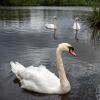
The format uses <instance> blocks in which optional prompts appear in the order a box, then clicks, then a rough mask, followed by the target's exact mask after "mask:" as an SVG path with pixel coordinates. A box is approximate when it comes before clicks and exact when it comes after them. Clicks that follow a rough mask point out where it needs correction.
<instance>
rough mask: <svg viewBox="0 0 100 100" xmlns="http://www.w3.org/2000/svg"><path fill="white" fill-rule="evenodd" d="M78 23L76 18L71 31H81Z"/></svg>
mask: <svg viewBox="0 0 100 100" xmlns="http://www.w3.org/2000/svg"><path fill="white" fill-rule="evenodd" d="M78 21H79V18H78V17H76V18H75V20H74V25H73V29H74V30H76V31H79V30H80V29H81V27H80V24H79V22H78Z"/></svg>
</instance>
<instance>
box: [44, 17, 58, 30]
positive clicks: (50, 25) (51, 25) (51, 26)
mask: <svg viewBox="0 0 100 100" xmlns="http://www.w3.org/2000/svg"><path fill="white" fill-rule="evenodd" d="M56 20H57V17H56V16H54V17H53V24H46V25H45V27H46V28H48V29H54V30H56V29H57V26H56Z"/></svg>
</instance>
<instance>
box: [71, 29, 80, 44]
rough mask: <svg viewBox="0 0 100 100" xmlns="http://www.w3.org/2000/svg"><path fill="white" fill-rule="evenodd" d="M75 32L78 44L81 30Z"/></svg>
mask: <svg viewBox="0 0 100 100" xmlns="http://www.w3.org/2000/svg"><path fill="white" fill-rule="evenodd" d="M73 32H74V34H75V40H76V41H77V42H78V41H79V34H80V30H73Z"/></svg>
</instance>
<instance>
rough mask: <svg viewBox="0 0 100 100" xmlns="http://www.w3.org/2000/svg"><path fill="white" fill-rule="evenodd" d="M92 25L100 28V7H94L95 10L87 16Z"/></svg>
mask: <svg viewBox="0 0 100 100" xmlns="http://www.w3.org/2000/svg"><path fill="white" fill-rule="evenodd" d="M87 21H88V23H89V26H90V27H96V28H100V7H98V8H96V7H95V8H93V12H92V13H91V14H89V15H88V16H87Z"/></svg>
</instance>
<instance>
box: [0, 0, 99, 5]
mask: <svg viewBox="0 0 100 100" xmlns="http://www.w3.org/2000/svg"><path fill="white" fill-rule="evenodd" d="M95 2H98V3H100V0H1V1H0V5H1V6H91V5H92V4H94V3H95Z"/></svg>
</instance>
